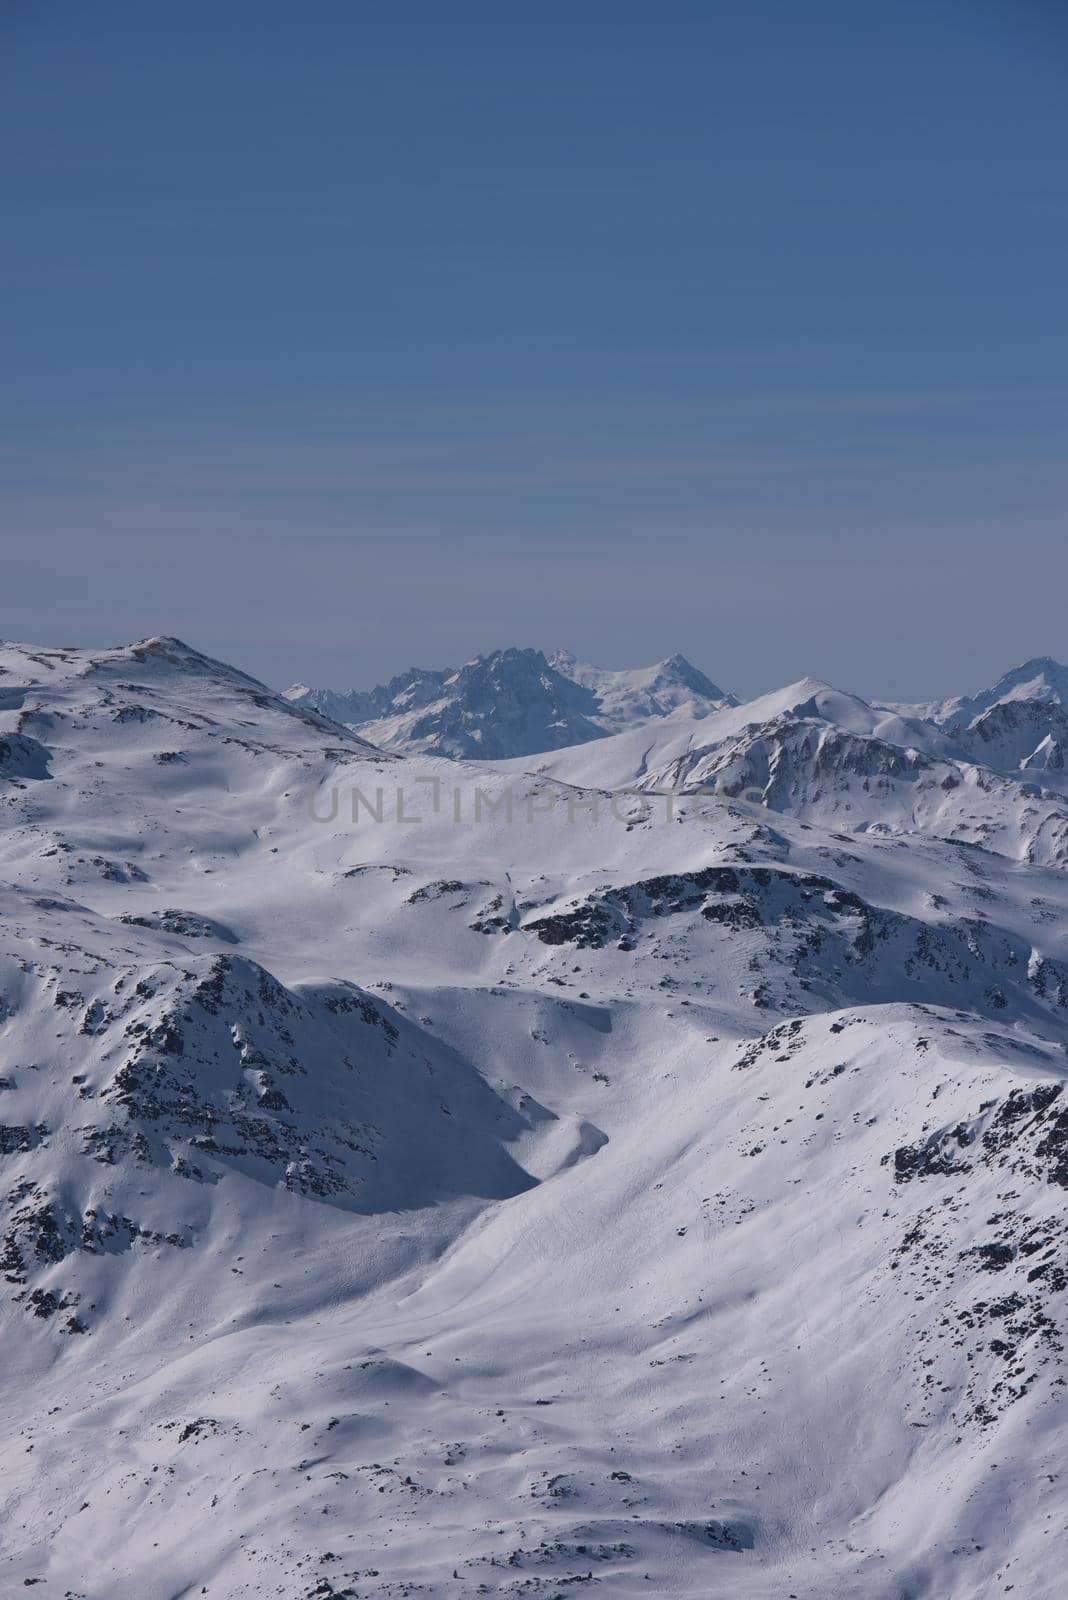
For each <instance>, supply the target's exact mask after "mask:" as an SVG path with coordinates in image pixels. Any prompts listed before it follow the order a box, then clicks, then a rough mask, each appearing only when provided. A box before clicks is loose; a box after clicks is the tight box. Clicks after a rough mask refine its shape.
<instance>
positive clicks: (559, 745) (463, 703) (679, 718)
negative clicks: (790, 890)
mask: <svg viewBox="0 0 1068 1600" xmlns="http://www.w3.org/2000/svg"><path fill="white" fill-rule="evenodd" d="M806 685H807V687H806ZM784 695H785V696H786V697H787V698H792V699H793V700H794V702H795V705H794V706H793V707H792V708H791V709H793V710H795V711H796V710H798V709H799V708H800V707H801V706H802V705H803V703H804V701H805V699H806V697H807V698H809V699H812V700H813V704H814V706H817V707H818V705H819V704H820V703H822V700H825V699H826V697H827V696H831V697H833V698H834V710H833V712H832V713H831V714H830V715H828V716H826V717H822V713H818V714H819V715H821V717H822V720H824V721H830V722H835V723H837V724H838V725H839V726H840V727H842V728H846V729H848V730H849V731H851V732H852V733H854V734H855V733H862V734H863V735H864V736H871V735H872V734H873V733H874V732H875V730H876V729H877V728H879V727H882V728H883V729H884V731H885V729H886V728H887V727H888V726H889V724H888V723H887V716H888V715H890V716H896V717H897V718H898V720H899V722H900V723H902V724H905V725H907V726H905V727H903V728H899V729H898V733H897V736H896V737H895V738H894V739H891V740H890V741H889V742H890V743H892V744H894V743H901V742H902V740H904V742H905V743H906V744H908V743H909V742H910V741H911V742H913V743H915V744H916V745H917V747H918V748H922V749H924V750H926V751H927V752H928V753H929V754H930V753H935V752H937V753H939V754H942V755H951V756H954V757H957V758H966V759H971V760H974V761H976V762H979V763H981V764H982V765H984V766H989V767H992V768H994V769H995V770H997V771H1004V770H1010V771H1031V772H1036V773H1037V772H1059V771H1061V770H1063V768H1064V764H1065V756H1066V753H1068V668H1066V667H1064V666H1062V665H1060V663H1059V662H1056V661H1054V660H1052V658H1050V657H1049V656H1039V657H1035V658H1034V659H1033V660H1030V661H1026V662H1024V663H1023V664H1022V665H1021V666H1019V667H1014V668H1013V669H1012V670H1011V671H1009V672H1007V673H1005V674H1004V676H1003V677H1001V678H999V679H998V681H997V683H996V684H994V685H993V687H991V688H989V689H985V690H982V691H980V692H979V693H978V694H974V695H956V696H953V697H952V698H950V699H948V700H941V701H929V702H925V703H919V704H912V705H903V704H893V703H890V702H886V703H879V702H876V703H875V704H874V705H871V706H869V705H867V703H866V702H864V701H862V700H860V699H858V698H857V697H856V696H849V695H843V694H842V693H841V692H840V691H837V690H833V689H832V688H831V687H830V685H828V684H821V683H819V682H818V681H817V680H815V679H805V680H802V682H801V683H800V684H795V685H793V686H791V688H790V689H787V690H781V691H778V692H777V693H775V694H772V695H763V696H760V697H759V698H758V699H756V700H753V701H750V702H748V704H747V705H743V704H742V702H741V701H740V700H739V699H738V697H737V696H736V695H733V694H729V693H727V692H726V691H725V690H723V689H721V688H719V687H718V685H717V684H715V683H713V682H712V680H711V679H710V678H708V677H707V676H706V675H705V674H704V673H703V672H701V671H700V670H699V669H698V668H697V667H695V666H693V665H692V664H691V663H690V662H689V661H687V659H686V657H685V656H682V655H673V656H669V657H668V658H667V659H666V660H664V661H660V662H657V663H656V664H655V665H654V666H651V667H639V668H635V669H632V670H610V669H608V668H604V667H596V666H592V665H591V664H590V663H589V662H585V661H580V660H579V659H578V658H577V657H576V656H574V655H572V654H570V652H568V651H566V650H558V651H556V652H555V653H554V654H553V655H551V656H548V657H546V656H545V655H544V654H543V652H542V651H540V650H532V649H518V648H515V647H512V648H509V649H505V650H495V651H493V652H492V653H490V654H488V655H484V656H476V657H475V658H474V659H473V660H471V661H469V662H467V663H466V665H464V666H462V667H443V668H440V669H430V668H424V667H412V668H410V669H409V670H408V671H407V672H405V673H402V674H400V676H398V677H396V678H392V679H391V680H390V681H389V683H386V684H380V685H379V686H378V687H377V688H374V689H370V690H349V691H344V690H337V689H313V688H309V687H308V686H307V685H306V684H302V683H298V684H294V685H293V687H292V688H290V689H287V690H286V691H285V698H286V699H287V700H288V701H289V702H290V703H291V704H292V705H295V706H300V707H303V708H305V709H307V710H311V711H316V712H319V713H320V714H322V715H323V716H326V717H329V718H331V719H332V720H333V721H335V722H338V723H341V724H342V725H343V726H345V727H347V728H349V729H355V730H358V731H359V733H360V734H361V736H362V737H363V738H365V739H367V740H368V741H369V742H370V743H371V744H374V745H376V746H378V747H379V748H380V749H384V750H393V751H398V752H401V753H420V754H424V755H438V756H445V757H448V758H450V759H453V760H482V761H488V760H495V761H501V760H509V759H511V758H512V757H516V756H531V755H539V754H545V753H548V752H550V751H555V750H564V749H568V748H570V747H571V746H573V745H581V744H588V743H590V742H592V741H593V740H595V739H604V738H607V737H609V736H611V735H613V734H618V733H624V732H627V731H629V730H632V729H635V728H646V727H648V726H650V725H652V724H663V723H665V722H668V721H670V723H671V725H672V726H673V727H675V726H678V727H682V726H683V725H684V724H691V723H700V722H703V721H704V720H705V719H707V718H709V717H713V718H714V717H716V716H717V714H719V713H723V712H727V711H731V710H734V709H736V708H740V711H741V715H740V717H739V716H732V717H730V718H728V719H727V721H726V722H723V721H722V720H720V721H718V722H715V723H714V724H713V726H714V727H721V726H722V727H726V726H730V727H749V728H751V727H758V726H760V725H762V724H763V723H765V722H766V721H767V720H768V716H769V714H773V715H776V716H777V715H779V714H780V709H781V705H782V699H783V696H784ZM847 706H848V710H846V707H847ZM843 718H844V720H842V719H843ZM909 728H911V729H912V732H911V733H909V731H908V730H909ZM661 731H663V730H661ZM705 732H707V733H709V734H711V732H712V727H710V728H709V729H708V730H704V731H697V730H695V731H694V732H693V734H692V735H691V736H689V743H690V745H691V746H692V745H693V744H694V743H695V742H697V743H699V744H700V745H701V746H705V745H706V744H707V743H708V740H707V739H706V737H705Z"/></svg>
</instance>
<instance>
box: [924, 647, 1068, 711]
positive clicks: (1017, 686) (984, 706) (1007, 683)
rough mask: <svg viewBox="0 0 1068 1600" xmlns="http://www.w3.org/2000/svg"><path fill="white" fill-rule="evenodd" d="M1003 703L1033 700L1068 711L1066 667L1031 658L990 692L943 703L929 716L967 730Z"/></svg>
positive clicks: (959, 696)
mask: <svg viewBox="0 0 1068 1600" xmlns="http://www.w3.org/2000/svg"><path fill="white" fill-rule="evenodd" d="M1007 700H1035V701H1039V702H1041V703H1043V704H1045V705H1058V706H1063V707H1065V708H1068V667H1065V666H1063V665H1062V664H1061V662H1059V661H1055V660H1054V659H1053V657H1052V656H1032V657H1031V659H1030V660H1029V661H1024V662H1021V664H1020V665H1019V666H1018V667H1012V668H1010V670H1009V671H1008V672H1006V673H1003V674H1002V676H1001V677H1000V678H999V679H998V681H997V683H995V684H994V685H993V687H992V688H989V689H982V690H980V692H979V693H978V694H975V695H955V696H954V697H953V698H952V699H950V700H945V701H943V702H942V704H941V705H940V706H937V707H935V708H934V710H933V716H934V720H935V721H937V722H940V723H942V724H943V725H945V726H947V727H948V726H956V727H967V726H968V725H969V724H970V723H972V722H974V721H975V719H976V717H980V716H982V715H983V713H984V712H985V711H989V710H990V708H991V707H992V706H995V705H1000V704H1001V703H1002V702H1003V701H1007Z"/></svg>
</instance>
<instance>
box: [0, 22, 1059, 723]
mask: <svg viewBox="0 0 1068 1600" xmlns="http://www.w3.org/2000/svg"><path fill="white" fill-rule="evenodd" d="M0 27H2V32H3V37H4V39H5V42H6V44H7V46H8V48H7V50H6V52H5V55H4V60H3V65H2V66H0V73H2V78H0V82H2V85H3V90H4V93H3V96H2V99H0V126H2V129H3V132H4V134H5V138H4V140H3V148H2V152H0V164H2V168H3V172H4V178H5V181H6V188H7V194H8V205H7V207H6V218H5V224H4V232H5V243H4V252H3V256H2V258H0V272H2V275H3V284H4V293H5V305H6V309H7V313H8V315H7V318H6V321H7V339H6V356H5V382H4V386H3V398H2V401H0V405H2V408H3V417H4V435H5V448H4V454H3V460H4V467H5V471H4V481H3V486H2V490H0V527H2V530H3V543H4V594H3V599H4V604H3V606H2V607H0V632H2V633H3V634H5V635H9V636H12V637H17V638H31V639H40V640H45V641H48V640H64V639H66V640H79V641H82V642H85V643H91V644H102V643H104V642H110V643H114V642H116V641H117V640H120V639H132V638H135V637H137V636H139V635H144V634H146V633H151V632H167V633H174V634H177V635H179V636H180V637H183V638H186V639H188V640H189V642H190V643H193V644H195V645H196V646H197V647H198V648H201V649H203V650H205V651H207V652H209V653H211V654H213V655H217V656H222V657H224V658H226V659H228V660H232V661H234V662H236V663H237V664H239V665H241V666H243V667H245V668H246V669H247V670H248V671H250V672H253V673H254V674H256V675H257V676H259V677H261V678H263V679H265V680H266V681H268V682H270V683H273V684H276V685H285V684H288V683H290V682H292V681H294V680H296V679H301V680H303V681H305V682H308V683H312V684H318V685H330V686H338V685H340V686H346V685H360V684H373V683H377V682H380V681H382V680H384V679H386V678H388V677H389V676H390V675H392V674H393V673H396V672H398V671H401V670H403V669H404V668H406V667H408V666H410V665H412V664H413V663H419V664H443V663H446V662H455V661H457V660H464V659H467V658H468V657H470V656H471V655H473V654H475V653H478V652H483V651H487V650H490V649H493V648H495V647H498V646H501V645H504V644H508V643H513V642H516V641H520V642H521V641H524V640H526V641H532V642H535V643H537V644H538V645H539V646H540V647H541V648H544V649H546V650H551V649H553V648H556V647H558V646H563V647H566V648H569V649H571V650H574V651H575V652H576V653H577V654H579V655H581V656H583V657H586V658H588V659H591V660H593V661H596V662H600V663H603V664H613V663H621V664H624V663H625V664H647V663H649V662H651V661H653V660H656V659H659V658H662V657H663V656H665V655H668V654H670V653H671V652H673V651H675V650H680V651H682V652H683V653H684V654H685V655H686V656H688V657H689V658H690V659H692V660H693V661H694V662H695V663H696V664H697V665H699V666H701V667H702V668H703V670H705V671H706V672H708V673H709V675H710V676H712V677H713V678H715V679H716V681H718V682H724V683H727V684H729V685H731V686H734V687H736V688H737V690H738V692H739V693H742V692H744V693H747V694H748V693H751V692H758V691H759V690H762V689H766V688H770V687H774V686H776V685H779V684H782V683H785V682H788V681H791V680H792V679H796V678H797V677H798V676H799V675H804V674H807V673H811V674H813V675H815V676H819V677H821V678H825V679H827V680H828V681H830V682H832V683H839V684H842V685H843V686H845V687H850V688H855V689H856V690H857V692H859V693H862V694H866V695H874V696H878V697H880V698H887V699H905V700H907V699H913V698H920V697H926V696H929V695H932V694H948V693H953V692H956V691H960V690H964V689H968V688H974V687H977V686H978V685H980V684H983V683H988V682H990V681H992V680H993V679H994V678H996V677H997V676H998V675H999V674H1000V673H1001V672H1002V671H1004V670H1005V669H1006V668H1007V667H1008V666H1009V665H1011V664H1013V663H1015V662H1018V661H1021V660H1023V659H1025V658H1027V657H1030V656H1032V655H1036V654H1045V653H1049V654H1052V655H1054V656H1058V655H1060V656H1065V655H1068V638H1066V629H1065V624H1064V620H1063V599H1062V596H1063V592H1064V588H1065V583H1066V581H1068V554H1066V551H1068V539H1066V537H1065V532H1066V530H1065V506H1066V504H1068V453H1066V451H1065V439H1066V428H1065V418H1066V413H1068V406H1066V404H1065V402H1066V398H1068V384H1066V382H1065V376H1064V374H1065V371H1066V370H1068V360H1066V358H1068V327H1066V320H1065V312H1064V292H1063V284H1064V282H1065V280H1066V278H1068V249H1066V244H1068V198H1066V195H1065V186H1064V181H1063V157H1064V151H1065V149H1066V148H1068V104H1066V102H1065V97H1064V94H1063V85H1064V71H1065V66H1066V64H1068V19H1066V18H1065V17H1064V16H1063V15H1061V16H1058V15H1057V14H1056V13H1055V10H1054V8H1050V7H1046V6H1043V5H1039V4H1034V5H1032V4H1014V5H1008V4H1000V3H995V0H990V3H986V0H982V3H977V4H964V3H957V0H945V3H944V4H939V5H930V4H921V3H919V0H887V3H883V4H879V5H875V6H871V7H865V8H857V7H856V6H853V5H849V4H846V3H845V0H814V3H813V4H812V5H811V6H808V7H805V8H798V7H796V6H793V5H790V4H787V3H786V0H763V3H758V4H755V5H753V6H749V7H745V8H736V7H716V6H714V5H713V6H696V5H691V4H687V3H679V4H677V5H676V6H675V7H673V8H669V10H668V12H667V13H664V12H663V11H656V12H655V13H654V11H653V10H652V9H650V8H646V7H643V6H641V5H636V4H629V3H623V4H619V5H612V6H608V5H607V4H604V3H600V0H595V3H592V4H590V5H589V6H585V7H583V8H581V9H580V10H578V11H576V10H574V9H573V8H572V9H569V10H567V11H565V10H564V9H562V8H555V7H552V6H550V7H543V8H541V9H539V10H538V12H537V13H533V12H532V13H529V14H523V13H521V12H517V11H514V10H509V9H501V8H498V7H493V6H490V5H488V4H475V3H463V4H460V5H458V6H455V7H450V8H448V11H447V12H444V11H442V10H440V9H437V8H433V7H429V6H425V5H421V4H416V5H414V6H412V7H408V8H403V9H401V10H393V11H388V10H387V11H383V10H381V9H380V10H377V11H376V10H366V11H365V10H360V9H358V8H353V7H351V6H347V5H343V4H341V3H339V0H324V3H323V4H322V5H320V6H319V7H317V8H316V11H315V16H314V25H313V21H312V19H309V18H308V17H307V16H306V15H305V14H304V13H301V12H298V11H296V10H294V9H293V8H291V7H289V6H286V5H283V4H281V3H279V0H267V3H265V4H258V5H255V6H253V5H252V4H250V3H249V0H235V3H234V4H233V5H231V6H228V7H226V8H222V9H220V8H217V7H212V6H208V5H206V4H205V3H204V0H193V3H192V4H190V5H188V6H185V7H183V8H182V10H181V12H180V13H166V12H160V11H158V10H155V9H151V8H150V9H147V10H146V9H145V8H143V7H137V6H135V5H133V4H132V3H130V0H113V3H106V4H104V5H102V6H98V7H94V8H92V10H91V11H82V12H76V11H73V10H70V9H66V10H56V9H54V8H52V9H49V10H48V11H42V10H40V9H34V8H30V7H27V6H24V5H16V6H14V7H11V8H9V9H8V11H7V13H6V15H5V20H4V22H3V24H2V25H0Z"/></svg>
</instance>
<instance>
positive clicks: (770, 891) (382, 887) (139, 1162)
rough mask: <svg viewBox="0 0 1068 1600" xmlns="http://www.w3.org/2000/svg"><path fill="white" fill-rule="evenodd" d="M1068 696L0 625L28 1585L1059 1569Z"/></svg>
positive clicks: (0, 1242)
mask: <svg viewBox="0 0 1068 1600" xmlns="http://www.w3.org/2000/svg"><path fill="white" fill-rule="evenodd" d="M1066 698H1068V673H1066V672H1065V669H1064V668H1062V667H1058V665H1057V664H1056V663H1055V662H1052V661H1048V660H1046V659H1044V658H1043V659H1040V660H1036V661H1033V662H1029V663H1027V664H1026V665H1025V666H1024V667H1021V668H1018V669H1016V671H1015V672H1013V673H1010V674H1008V675H1007V677H1006V678H1005V679H1003V680H1002V682H1001V684H999V685H996V686H995V687H994V689H992V690H990V691H988V692H987V693H985V694H980V695H972V696H960V697H958V698H957V699H956V700H954V701H944V702H931V703H930V704H927V705H914V706H897V707H893V706H875V705H871V704H868V703H867V702H865V701H863V700H861V699H859V698H858V697H856V696H855V695H852V694H848V693H844V692H841V691H838V690H836V689H833V688H831V687H829V686H827V685H825V684H821V683H819V682H816V681H815V680H811V679H806V680H803V681H802V682H800V683H797V684H794V685H791V686H790V687H789V688H786V689H784V690H781V691H778V692H777V693H774V694H771V695H766V696H763V697H762V698H761V699H759V700H755V701H750V702H748V703H744V704H741V703H739V702H738V701H737V699H736V697H735V696H733V695H731V694H727V693H724V692H723V691H722V690H720V689H718V688H717V687H716V685H715V684H714V683H712V682H711V681H710V680H709V679H707V678H705V677H704V675H703V674H702V673H700V672H698V671H697V669H695V668H693V667H691V666H690V664H689V663H688V662H686V661H685V660H684V659H683V658H682V657H671V658H670V659H669V660H668V661H667V662H664V663H660V664H659V665H658V666H657V667H655V668H651V669H648V670H647V671H644V672H630V673H618V672H616V673H610V672H605V671H601V670H599V669H596V668H593V667H589V666H586V665H584V664H583V663H580V662H577V661H576V660H575V658H574V657H571V656H568V655H566V654H563V653H558V654H557V655H555V656H553V657H552V658H551V659H550V658H547V657H545V656H544V655H542V654H541V652H539V651H526V650H524V651H519V650H516V651H503V652H497V653H496V655H495V656H492V657H485V658H479V659H477V660H476V661H474V662H471V663H468V665H467V666H466V667H464V668H462V669H458V670H457V671H451V670H448V669H446V670H445V671H443V672H441V673H437V672H429V671H426V672H413V673H412V674H407V675H405V677H404V679H403V680H397V679H395V680H394V682H393V684H391V685H387V686H386V687H385V688H384V689H383V690H381V691H379V690H375V691H372V692H370V693H368V694H363V695H360V696H348V697H346V696H337V695H335V696H334V697H333V699H331V698H330V691H316V690H306V689H303V688H298V689H296V690H293V691H289V692H288V694H287V695H281V694H277V693H275V692H274V691H272V690H270V689H268V688H266V687H265V686H264V685H263V684H261V683H258V682H256V681H255V680H254V679H251V678H249V677H247V676H245V675H244V674H243V673H241V672H239V671H237V670H235V669H234V668H232V667H229V666H226V665H224V664H222V663H220V662H217V661H214V660H211V659H210V658H208V657H206V656H203V655H201V654H199V653H198V652H197V651H195V650H193V649H191V648H189V647H188V646H186V645H184V644H182V643H181V642H180V641H178V640H175V639H171V638H154V639H148V640H143V641H141V642H140V643H137V644H134V645H131V646H129V647H126V648H117V649H114V650H100V651H93V650H78V649H67V648H62V649H54V648H36V647H31V646H20V645H13V644H12V645H6V646H3V647H2V648H0V819H2V826H0V1257H2V1271H3V1277H2V1282H0V1317H2V1319H3V1320H2V1327H3V1344H2V1351H3V1360H2V1366H0V1415H2V1440H3V1445H2V1448H3V1488H2V1496H3V1498H2V1505H3V1517H2V1521H0V1594H2V1595H3V1596H7V1595H15V1594H16V1593H18V1594H21V1593H23V1592H24V1591H25V1589H27V1588H36V1587H37V1586H38V1585H40V1588H39V1590H38V1592H39V1593H40V1594H41V1595H43V1596H57V1597H58V1596H62V1597H63V1600H180V1597H181V1600H185V1597H191V1596H198V1595H207V1596H210V1597H212V1600H238V1597H240V1600H245V1597H251V1596H282V1597H286V1600H313V1597H314V1600H332V1597H339V1596H349V1597H354V1596H358V1597H360V1600H372V1597H387V1596H388V1597H399V1596H411V1597H416V1596H418V1597H428V1600H437V1597H441V1600H444V1597H449V1600H467V1597H474V1596H483V1595H485V1596H517V1597H518V1596H523V1597H533V1600H538V1597H541V1600H569V1597H571V1596H572V1595H584V1594H586V1593H590V1594H594V1593H597V1594H600V1595H603V1596H605V1597H606V1600H629V1597H633V1596H646V1597H657V1596H688V1597H692V1600H854V1597H863V1600H980V1597H983V1600H985V1597H987V1596H996V1595H1002V1594H1014V1595H1015V1596H1016V1597H1017V1600H1057V1597H1059V1596H1060V1595H1062V1594H1063V1592H1064V1578H1063V1570H1064V1562H1065V1558H1064V1546H1065V1522H1066V1517H1068V1494H1066V1483H1068V1479H1066V1476H1065V1474H1066V1471H1068V1468H1066V1465H1065V1460H1066V1445H1068V1401H1066V1383H1068V1364H1066V1353H1065V1349H1064V1341H1065V1332H1066V1324H1068V1097H1066V1096H1064V1094H1063V1088H1064V1083H1065V1079H1066V1077H1068V1054H1066V1047H1068V922H1066V908H1068V874H1066V870H1065V869H1066V866H1068V777H1066V774H1065V765H1064V751H1065V747H1066V742H1068V709H1066V704H1065V702H1066ZM324 712H325V713H326V714H325V715H324ZM331 719H333V720H331ZM339 719H340V720H339ZM344 724H351V725H344ZM376 734H377V735H378V738H376ZM380 744H381V745H388V746H389V748H380V747H379V746H380ZM475 754H477V755H479V756H481V757H483V758H484V759H481V760H478V761H474V760H472V759H470V758H471V757H472V755H475ZM619 791H626V794H625V795H624V797H623V799H622V801H621V800H620V795H619Z"/></svg>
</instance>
